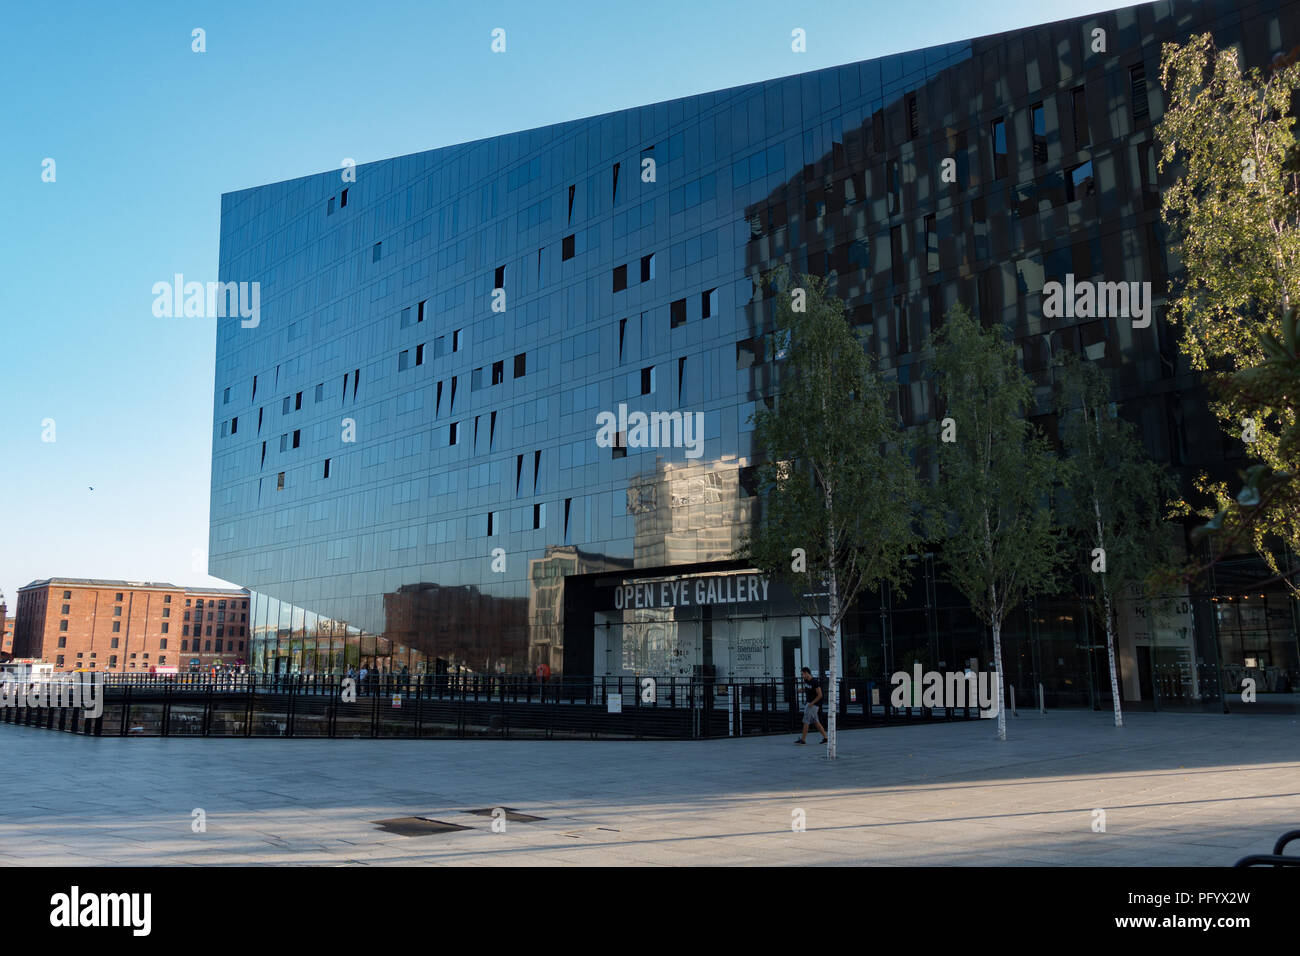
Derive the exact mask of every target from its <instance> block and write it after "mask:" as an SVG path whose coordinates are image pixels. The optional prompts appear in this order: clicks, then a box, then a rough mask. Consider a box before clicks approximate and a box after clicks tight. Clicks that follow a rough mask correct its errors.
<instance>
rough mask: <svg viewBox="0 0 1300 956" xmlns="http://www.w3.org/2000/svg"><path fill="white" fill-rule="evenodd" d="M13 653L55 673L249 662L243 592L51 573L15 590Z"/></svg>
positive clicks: (183, 668)
mask: <svg viewBox="0 0 1300 956" xmlns="http://www.w3.org/2000/svg"><path fill="white" fill-rule="evenodd" d="M15 616H16V617H17V626H16V627H15V631H14V646H13V650H12V654H13V655H14V656H15V657H34V658H41V659H43V660H46V661H49V662H50V663H52V664H54V669H55V670H56V671H73V670H78V669H84V670H98V671H106V672H108V673H113V674H130V673H133V672H134V673H148V672H149V671H150V670H151V669H152V668H154V667H178V668H179V669H180V670H181V671H182V672H185V671H190V670H202V669H204V668H207V667H210V666H212V665H214V664H215V665H224V664H242V663H244V662H246V661H247V659H248V640H249V638H248V591H246V590H242V589H221V588H187V587H178V586H176V585H174V584H166V583H159V582H141V581H106V580H99V579H91V578H49V579H47V580H44V581H33V582H32V583H31V584H29V585H27V586H26V587H23V588H20V589H19V591H18V603H17V608H16V615H15Z"/></svg>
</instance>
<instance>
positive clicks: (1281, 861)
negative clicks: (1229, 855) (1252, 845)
mask: <svg viewBox="0 0 1300 956" xmlns="http://www.w3.org/2000/svg"><path fill="white" fill-rule="evenodd" d="M1294 840H1300V830H1288V831H1287V832H1286V833H1283V834H1282V835H1281V836H1280V837H1278V838H1277V842H1276V843H1274V844H1273V852H1272V853H1252V854H1251V855H1250V856H1243V857H1242V858H1241V859H1240V860H1238V861H1237V862H1236V863H1235V864H1234V865H1235V866H1300V856H1296V855H1294V854H1291V855H1286V854H1283V852H1282V851H1283V850H1285V849H1286V845H1287V844H1288V843H1291V842H1292V841H1294Z"/></svg>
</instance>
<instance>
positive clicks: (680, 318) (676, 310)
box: [668, 299, 686, 329]
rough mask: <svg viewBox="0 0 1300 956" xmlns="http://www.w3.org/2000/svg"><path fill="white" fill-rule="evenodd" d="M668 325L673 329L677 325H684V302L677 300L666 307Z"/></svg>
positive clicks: (683, 300)
mask: <svg viewBox="0 0 1300 956" xmlns="http://www.w3.org/2000/svg"><path fill="white" fill-rule="evenodd" d="M668 315H669V323H668V327H669V328H672V329H675V328H677V326H679V325H685V324H686V300H685V299H678V300H676V301H675V302H673V303H672V305H670V306H669V307H668Z"/></svg>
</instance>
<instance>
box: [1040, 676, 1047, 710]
mask: <svg viewBox="0 0 1300 956" xmlns="http://www.w3.org/2000/svg"><path fill="white" fill-rule="evenodd" d="M1038 712H1039V713H1040V714H1046V713H1047V703H1046V701H1045V699H1044V697H1043V685H1042V684H1041V683H1040V684H1039V685H1038Z"/></svg>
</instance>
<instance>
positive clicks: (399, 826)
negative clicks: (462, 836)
mask: <svg viewBox="0 0 1300 956" xmlns="http://www.w3.org/2000/svg"><path fill="white" fill-rule="evenodd" d="M370 822H371V823H373V824H375V825H377V826H378V827H379V829H381V830H387V831H388V832H389V833H396V834H398V835H399V836H409V837H416V836H432V835H433V834H435V833H453V832H455V831H456V830H472V829H474V828H473V827H462V826H460V825H458V824H455V823H444V822H443V821H442V820H430V819H429V818H428V817H397V818H396V819H394V820H371V821H370Z"/></svg>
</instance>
